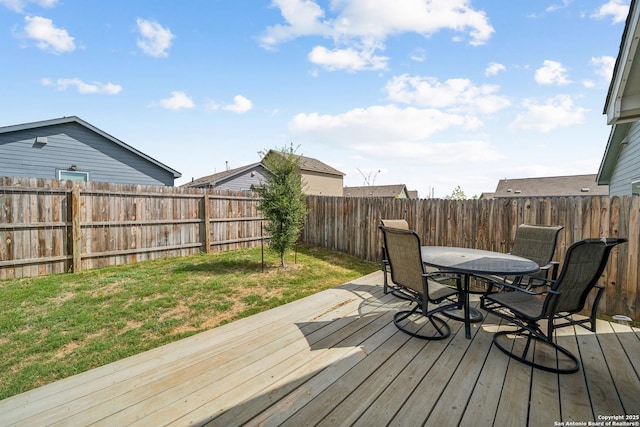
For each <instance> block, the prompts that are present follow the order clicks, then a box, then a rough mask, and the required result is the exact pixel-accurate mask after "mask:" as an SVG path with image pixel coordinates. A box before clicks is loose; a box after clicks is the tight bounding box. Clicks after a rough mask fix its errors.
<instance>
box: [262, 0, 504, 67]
mask: <svg viewBox="0 0 640 427" xmlns="http://www.w3.org/2000/svg"><path fill="white" fill-rule="evenodd" d="M469 3H470V1H469V0H377V1H376V6H375V7H371V1H370V0H340V1H332V2H331V4H330V7H329V12H331V13H333V15H332V16H331V17H327V11H325V10H324V9H323V8H322V7H321V6H320V5H319V4H318V3H317V2H316V1H314V0H273V2H272V5H273V7H276V8H279V9H280V12H281V14H282V17H283V19H284V23H283V24H277V25H273V26H269V27H267V28H266V30H265V32H264V34H263V35H262V37H261V38H260V43H261V45H262V46H263V47H264V48H266V49H270V48H273V47H275V46H276V45H278V44H280V43H284V42H287V41H289V40H292V39H295V38H297V37H303V36H319V37H325V38H331V39H333V41H334V43H335V44H336V46H335V49H333V50H331V49H328V48H319V47H316V48H315V49H314V51H312V52H311V54H310V55H309V59H310V60H312V61H315V63H317V64H320V65H323V66H326V67H327V68H330V69H345V70H351V71H354V70H360V69H368V70H372V69H374V70H375V69H381V68H384V67H386V61H387V58H384V57H379V56H376V55H375V54H374V53H375V51H376V50H378V49H383V48H384V42H385V40H386V39H387V38H388V37H389V36H393V35H397V34H402V33H418V34H422V35H424V36H426V37H428V36H430V35H432V34H435V33H437V32H439V31H442V30H449V31H452V32H455V33H456V34H458V35H459V34H465V35H467V36H468V38H469V44H471V45H481V44H484V43H486V42H487V40H488V39H489V38H490V37H491V35H492V34H493V32H494V29H493V27H492V26H491V24H490V23H489V20H488V18H487V16H486V14H485V13H484V12H482V11H477V10H475V9H473V8H472V7H471V5H470V4H469ZM363 46H364V47H371V48H372V49H371V50H367V49H366V48H363ZM354 48H356V49H355V50H354ZM358 51H359V52H358ZM352 64H354V65H352Z"/></svg>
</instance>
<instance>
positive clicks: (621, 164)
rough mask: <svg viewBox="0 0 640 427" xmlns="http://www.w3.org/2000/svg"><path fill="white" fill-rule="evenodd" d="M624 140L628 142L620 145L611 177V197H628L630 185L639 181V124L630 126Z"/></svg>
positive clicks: (635, 123)
mask: <svg viewBox="0 0 640 427" xmlns="http://www.w3.org/2000/svg"><path fill="white" fill-rule="evenodd" d="M625 140H626V141H628V142H627V143H626V144H622V148H621V150H620V154H619V155H618V161H617V163H616V168H615V169H614V171H613V174H612V175H611V182H610V183H609V194H610V195H611V196H628V195H630V194H631V185H632V183H633V182H634V181H640V122H634V123H633V124H632V125H631V127H630V128H629V132H628V134H627V137H626V138H625Z"/></svg>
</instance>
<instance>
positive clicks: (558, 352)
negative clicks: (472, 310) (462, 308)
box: [481, 238, 627, 373]
mask: <svg viewBox="0 0 640 427" xmlns="http://www.w3.org/2000/svg"><path fill="white" fill-rule="evenodd" d="M626 241H627V239H617V238H608V239H607V238H603V239H586V240H581V241H579V242H576V243H574V244H573V245H571V246H570V247H569V249H568V250H567V254H566V257H565V261H564V264H563V267H562V271H561V272H560V276H559V277H558V279H557V280H555V281H553V280H550V281H549V283H550V288H549V289H548V290H545V291H543V292H531V291H527V290H525V289H523V288H521V287H519V286H517V285H505V286H511V288H512V289H513V292H494V293H489V294H486V295H484V296H482V297H481V306H482V308H483V309H484V310H487V311H488V312H489V313H493V314H495V315H497V316H499V317H501V318H503V319H506V320H508V321H509V322H512V323H514V324H515V326H516V327H517V328H518V329H517V330H515V331H508V330H505V331H500V332H497V333H495V334H494V336H493V342H494V344H495V345H496V347H498V348H499V349H500V350H502V352H504V353H505V354H507V355H508V356H509V357H511V358H514V359H516V360H518V361H520V362H523V363H526V364H527V365H529V366H533V367H535V368H538V369H542V370H545V371H550V372H555V373H572V372H577V371H578V370H579V369H580V362H579V361H578V358H577V357H576V356H575V355H574V354H572V353H571V352H570V351H569V350H567V349H566V348H564V347H561V346H559V345H558V344H557V343H556V342H555V341H554V337H553V332H554V330H555V329H557V328H562V327H565V326H570V325H580V326H582V327H585V328H586V329H589V330H591V331H593V332H595V330H596V310H597V306H598V302H599V300H600V297H601V294H602V291H603V290H604V287H603V286H601V285H598V284H597V282H598V280H599V279H600V276H601V275H602V272H603V271H604V268H605V266H606V265H607V260H608V259H609V254H610V253H611V250H612V249H613V247H614V246H616V245H618V244H620V243H623V242H626ZM594 288H595V289H597V295H596V298H595V301H594V303H593V308H592V310H591V315H590V317H587V318H584V319H573V317H572V315H573V314H575V313H578V312H580V311H582V310H583V308H584V306H585V302H586V300H587V295H588V294H589V292H591V290H593V289H594ZM541 321H546V333H545V332H543V330H542V326H541V324H540V323H541ZM588 323H589V324H590V327H588V326H586V324H588ZM509 337H513V339H509ZM518 338H526V341H525V343H524V347H523V348H522V347H521V346H520V345H518V344H519V343H520V342H521V340H518ZM532 341H534V342H535V345H532V344H533V343H532ZM545 347H546V348H550V350H551V352H550V354H552V356H551V357H548V355H549V353H547V354H546V356H545V353H544V349H545ZM534 349H535V350H534ZM530 350H531V352H530ZM538 350H540V351H538ZM533 353H536V355H537V356H534V354H533ZM562 356H564V357H562ZM545 359H546V360H547V361H548V360H551V361H552V363H550V364H545V363H544V361H545ZM561 359H562V360H561ZM562 365H565V366H562Z"/></svg>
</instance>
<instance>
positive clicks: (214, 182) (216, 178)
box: [182, 150, 344, 187]
mask: <svg viewBox="0 0 640 427" xmlns="http://www.w3.org/2000/svg"><path fill="white" fill-rule="evenodd" d="M272 152H274V150H269V152H268V153H267V154H265V156H264V157H266V156H268V155H269V154H271V153H272ZM298 157H300V170H301V171H310V172H317V173H322V174H326V175H336V176H340V177H342V176H344V173H342V172H340V171H339V170H337V169H334V168H332V167H331V166H328V165H326V164H324V163H322V162H321V161H319V160H316V159H313V158H311V157H304V156H298ZM263 161H264V158H263ZM263 161H260V162H256V163H251V164H250V165H245V166H240V167H238V168H235V169H229V170H226V171H222V172H218V173H214V174H212V175H207V176H203V177H201V178H198V179H194V180H193V181H191V182H188V183H186V184H183V185H182V187H216V186H218V184H219V183H221V182H223V181H228V180H230V179H233V178H235V177H237V176H241V175H243V174H244V173H246V172H247V171H249V170H251V169H255V168H262V169H264V170H265V172H266V171H267V168H266V166H265V165H264V162H263Z"/></svg>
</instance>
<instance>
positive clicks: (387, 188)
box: [343, 184, 409, 198]
mask: <svg viewBox="0 0 640 427" xmlns="http://www.w3.org/2000/svg"><path fill="white" fill-rule="evenodd" d="M343 195H344V197H402V198H404V197H407V198H408V197H409V192H408V191H407V187H406V186H405V185H404V184H397V185H367V186H364V187H344V193H343Z"/></svg>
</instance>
